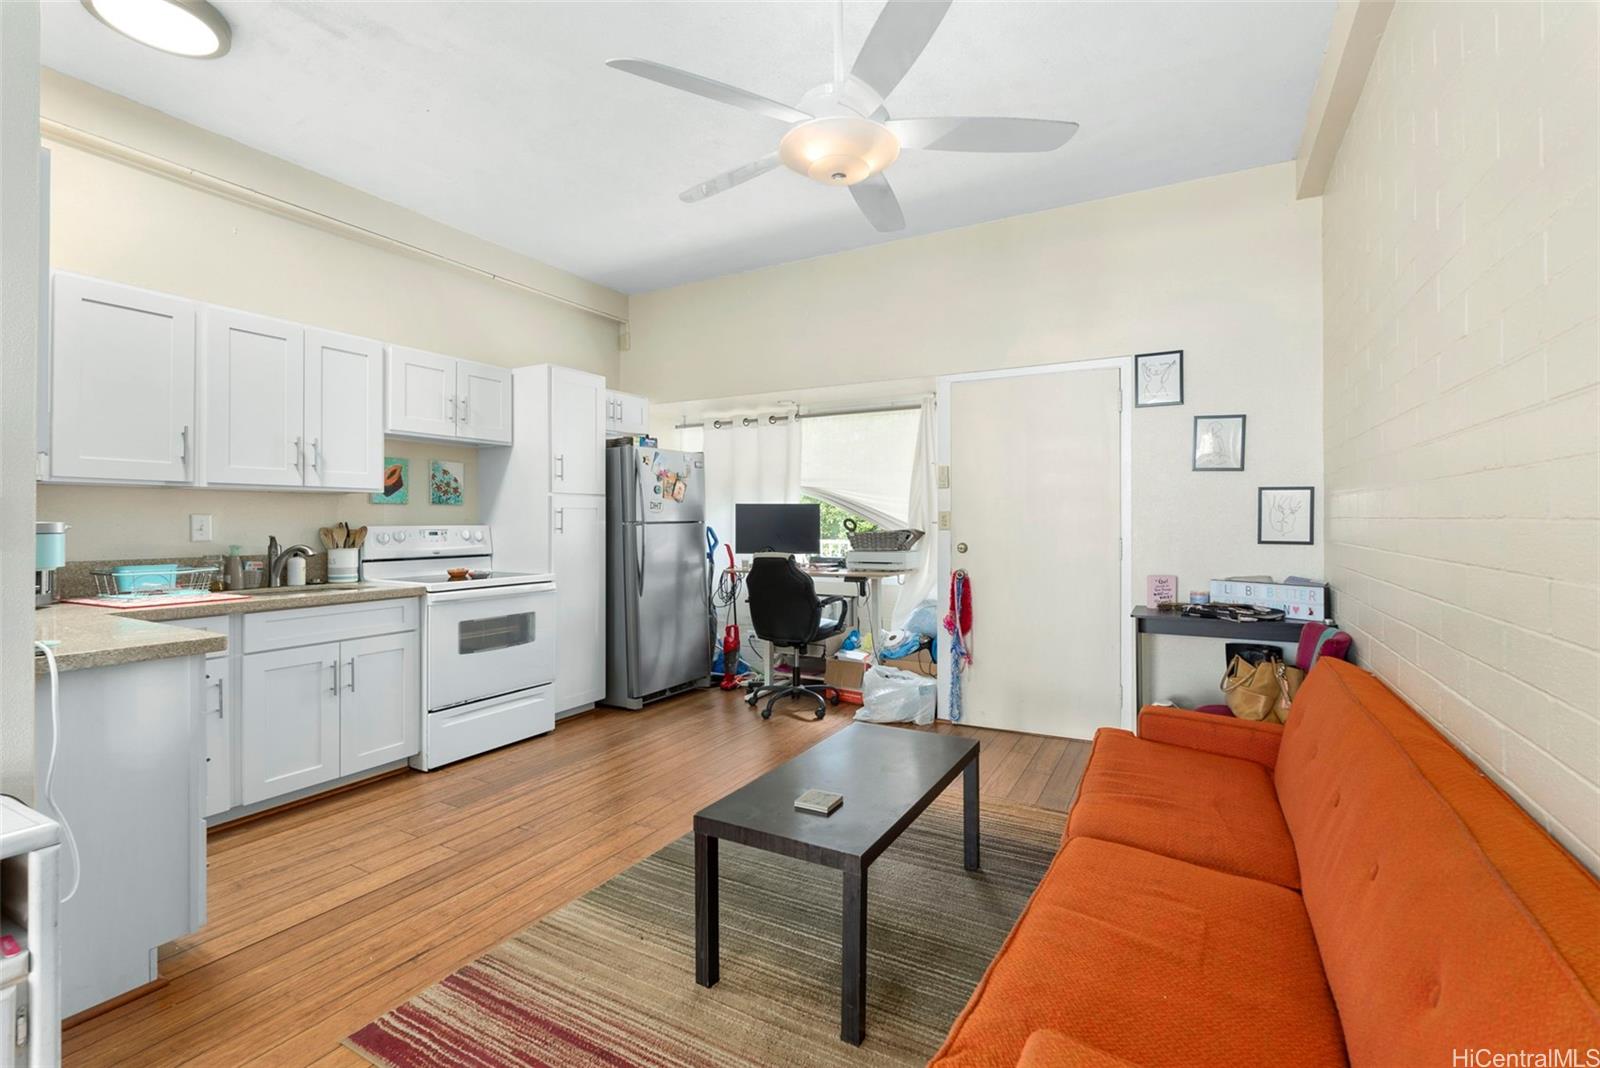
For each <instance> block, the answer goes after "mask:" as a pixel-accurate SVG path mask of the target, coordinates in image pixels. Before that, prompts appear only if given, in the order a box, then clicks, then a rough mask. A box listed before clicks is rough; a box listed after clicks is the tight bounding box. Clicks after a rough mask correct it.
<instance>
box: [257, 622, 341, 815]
mask: <svg viewBox="0 0 1600 1068" xmlns="http://www.w3.org/2000/svg"><path fill="white" fill-rule="evenodd" d="M339 651H340V650H339V645H338V644H337V643H328V644H326V645H308V646H303V647H301V648H299V649H280V650H277V651H275V652H270V653H247V654H246V655H245V657H244V679H243V682H244V694H243V697H244V706H243V715H242V716H241V717H240V726H241V728H242V730H241V732H240V733H241V737H240V743H241V755H242V757H243V759H242V760H241V761H240V767H241V769H242V773H243V783H242V785H243V788H244V789H243V792H242V800H243V803H244V804H246V805H250V804H254V803H255V802H257V801H265V800H267V799H268V798H270V797H277V796H279V795H280V794H287V793H291V792H293V791H295V790H299V789H303V788H304V787H307V786H315V785H317V784H318V783H323V782H327V781H328V780H329V779H337V778H338V777H339V774H340V772H339V689H340V687H339Z"/></svg>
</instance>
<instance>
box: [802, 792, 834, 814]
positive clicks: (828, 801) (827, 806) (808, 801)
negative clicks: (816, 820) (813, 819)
mask: <svg viewBox="0 0 1600 1068" xmlns="http://www.w3.org/2000/svg"><path fill="white" fill-rule="evenodd" d="M842 804H844V794H833V793H829V792H828V791H826V790H807V791H806V792H805V793H803V794H801V795H800V796H799V797H797V798H795V799H794V807H795V808H796V809H798V810H799V811H801V812H815V813H816V814H817V815H819V816H831V815H833V810H834V809H836V808H838V807H839V806H840V805H842Z"/></svg>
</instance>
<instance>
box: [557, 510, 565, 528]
mask: <svg viewBox="0 0 1600 1068" xmlns="http://www.w3.org/2000/svg"><path fill="white" fill-rule="evenodd" d="M566 532H567V510H566V509H565V508H557V509H556V533H557V534H565V533H566Z"/></svg>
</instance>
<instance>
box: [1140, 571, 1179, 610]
mask: <svg viewBox="0 0 1600 1068" xmlns="http://www.w3.org/2000/svg"><path fill="white" fill-rule="evenodd" d="M1177 599H1178V576H1177V575H1151V576H1149V577H1148V578H1147V579H1146V580H1145V601H1144V603H1145V604H1147V605H1149V606H1150V607H1151V608H1154V607H1155V606H1156V605H1160V604H1171V603H1173V602H1175V601H1177Z"/></svg>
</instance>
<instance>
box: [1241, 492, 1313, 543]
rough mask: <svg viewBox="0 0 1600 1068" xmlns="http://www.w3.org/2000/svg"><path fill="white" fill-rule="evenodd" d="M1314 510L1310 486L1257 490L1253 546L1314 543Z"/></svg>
mask: <svg viewBox="0 0 1600 1068" xmlns="http://www.w3.org/2000/svg"><path fill="white" fill-rule="evenodd" d="M1316 509H1317V504H1316V490H1315V489H1313V488H1312V487H1310V486H1262V487H1260V488H1259V489H1257V490H1256V544H1257V545H1311V544H1313V539H1314V538H1315V537H1316V516H1317V511H1316Z"/></svg>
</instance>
